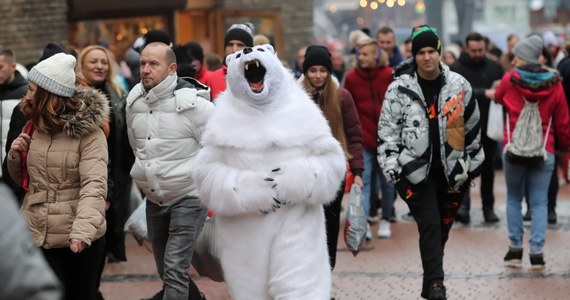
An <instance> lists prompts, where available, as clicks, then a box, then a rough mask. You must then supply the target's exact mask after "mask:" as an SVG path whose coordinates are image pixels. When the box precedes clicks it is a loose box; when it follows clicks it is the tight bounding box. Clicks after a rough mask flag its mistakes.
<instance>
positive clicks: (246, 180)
mask: <svg viewBox="0 0 570 300" xmlns="http://www.w3.org/2000/svg"><path fill="white" fill-rule="evenodd" d="M226 62H227V63H228V72H227V80H228V88H229V89H228V90H227V91H226V92H224V93H223V94H221V95H220V97H219V98H218V99H217V100H216V109H215V110H214V113H213V115H212V117H211V118H210V120H209V122H208V125H207V126H206V131H205V133H204V137H203V140H202V143H203V149H202V150H200V152H199V154H198V157H197V158H196V160H195V162H196V165H195V166H194V167H193V171H192V173H193V176H194V179H195V180H196V183H197V185H198V189H199V191H200V196H201V199H202V201H204V203H205V205H206V206H208V208H209V209H211V210H212V211H214V215H215V216H216V230H217V232H216V236H217V239H218V241H217V242H218V247H219V249H220V260H221V264H222V268H223V270H224V277H225V280H226V282H227V285H228V290H229V292H230V295H231V296H232V298H233V299H236V300H270V299H295V300H299V299H307V300H320V299H330V290H331V270H330V266H329V259H328V251H327V244H326V232H325V219H324V213H323V204H326V203H329V202H331V201H332V200H334V198H335V194H336V193H337V191H338V188H339V187H340V183H341V181H342V179H343V177H344V174H345V170H346V163H345V156H344V154H343V151H342V148H341V146H340V144H339V143H338V142H337V140H336V139H335V138H334V137H333V136H332V134H331V130H330V127H329V125H328V123H327V121H326V120H325V118H324V116H323V114H322V113H321V111H320V109H319V108H318V107H317V106H316V104H315V103H314V102H313V101H312V100H311V99H310V98H309V96H308V95H307V94H306V93H305V92H304V90H303V89H302V87H301V86H300V85H299V84H298V83H297V82H296V81H295V79H294V78H293V76H292V75H291V74H290V73H289V72H288V71H287V70H286V69H285V68H284V67H283V66H282V64H281V62H280V61H279V59H278V58H277V56H276V55H275V52H274V50H273V47H271V46H270V45H262V46H256V47H254V48H245V49H244V50H242V51H239V52H236V53H234V54H232V55H230V56H228V57H227V58H226Z"/></svg>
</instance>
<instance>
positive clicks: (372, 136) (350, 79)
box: [344, 66, 394, 149]
mask: <svg viewBox="0 0 570 300" xmlns="http://www.w3.org/2000/svg"><path fill="white" fill-rule="evenodd" d="M393 80H394V79H393V77H392V68H390V67H383V66H378V67H374V68H372V69H362V68H356V69H354V70H352V71H350V72H349V73H348V74H346V78H345V80H344V88H345V89H347V90H348V91H349V92H350V94H351V95H352V98H353V99H354V104H355V105H356V110H357V111H358V118H359V119H360V126H361V128H362V139H363V145H364V148H366V149H376V146H377V141H376V140H377V136H378V119H379V118H380V111H381V110H382V103H383V102H384V95H385V94H386V90H387V89H388V85H390V83H391V82H392V81H393Z"/></svg>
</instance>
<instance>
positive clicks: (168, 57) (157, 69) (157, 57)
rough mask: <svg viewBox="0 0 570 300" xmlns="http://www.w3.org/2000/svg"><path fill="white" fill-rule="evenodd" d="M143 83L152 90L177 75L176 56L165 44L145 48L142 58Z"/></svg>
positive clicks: (153, 44)
mask: <svg viewBox="0 0 570 300" xmlns="http://www.w3.org/2000/svg"><path fill="white" fill-rule="evenodd" d="M140 63H141V70H140V71H141V82H142V84H143V86H144V88H145V89H146V90H150V89H152V88H154V87H155V86H157V85H158V84H159V83H161V82H162V81H164V79H166V77H168V76H169V75H173V74H175V73H176V55H174V51H172V49H170V47H169V46H168V45H166V44H164V43H159V42H156V43H150V44H148V45H146V46H145V47H144V49H143V50H142V52H141V57H140Z"/></svg>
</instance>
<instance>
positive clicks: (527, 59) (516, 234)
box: [494, 35, 570, 269]
mask: <svg viewBox="0 0 570 300" xmlns="http://www.w3.org/2000/svg"><path fill="white" fill-rule="evenodd" d="M542 51H543V42H542V39H541V38H540V37H538V36H536V35H533V36H530V37H527V38H524V39H522V40H521V41H520V42H519V43H518V44H517V45H516V46H515V47H514V48H513V54H514V59H513V64H514V67H515V68H514V69H513V70H512V71H510V72H508V73H506V74H505V75H504V76H503V79H502V80H501V83H500V84H499V86H498V87H497V89H496V91H495V99H494V100H495V101H496V102H497V103H499V104H501V105H503V106H504V107H505V109H506V110H507V112H508V118H507V120H506V122H508V123H507V126H505V127H506V128H505V131H504V133H505V135H504V139H503V144H504V145H505V146H504V147H505V148H506V149H508V148H507V147H508V146H509V143H511V142H512V140H513V138H515V136H516V135H515V133H514V131H515V130H516V125H518V124H517V121H518V120H519V118H520V117H521V115H523V112H526V111H527V109H528V108H527V109H524V110H523V108H526V107H529V108H530V107H531V106H533V105H536V108H537V109H538V112H539V114H540V120H539V121H540V123H541V124H539V126H536V127H537V128H538V127H540V125H542V126H541V128H539V131H540V130H541V132H542V140H544V142H543V143H541V144H542V145H543V147H544V148H543V150H544V151H545V159H544V161H542V162H541V164H540V165H537V166H529V165H521V164H520V163H517V162H516V161H513V160H512V159H509V155H504V157H503V166H504V172H505V180H506V183H507V231H508V237H509V240H510V245H509V250H508V252H507V254H506V255H505V257H504V263H505V265H506V266H510V267H521V262H522V256H523V237H524V228H523V217H522V214H521V203H522V198H523V196H525V188H526V189H527V190H528V197H527V198H528V200H529V204H530V214H531V217H532V218H531V225H530V239H529V244H530V247H529V248H530V249H529V259H530V264H531V267H532V268H533V269H541V268H544V265H545V261H544V255H543V247H544V243H545V240H546V224H547V203H548V189H549V186H550V181H551V178H552V172H554V171H555V170H554V169H555V153H556V150H557V149H556V148H557V147H558V149H559V150H560V151H568V150H569V149H570V132H569V130H568V128H569V126H570V124H569V123H570V117H569V113H568V105H567V103H566V97H565V95H564V89H563V87H562V83H561V80H560V77H559V76H558V74H557V73H556V72H555V71H553V70H552V69H550V68H548V67H546V66H544V65H542V64H541V63H540V57H541V55H542ZM527 102H528V103H527ZM527 115H528V113H527ZM522 120H525V118H522V119H521V121H522ZM527 123H529V122H527ZM529 134H530V133H528V132H526V133H525V135H529ZM537 140H538V139H537ZM529 148H530V147H529Z"/></svg>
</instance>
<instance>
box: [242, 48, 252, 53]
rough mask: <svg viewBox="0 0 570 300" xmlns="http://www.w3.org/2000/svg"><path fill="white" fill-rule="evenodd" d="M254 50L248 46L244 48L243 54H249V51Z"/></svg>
mask: <svg viewBox="0 0 570 300" xmlns="http://www.w3.org/2000/svg"><path fill="white" fill-rule="evenodd" d="M252 51H253V49H251V48H249V47H247V48H244V49H243V54H248V53H251V52H252Z"/></svg>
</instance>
